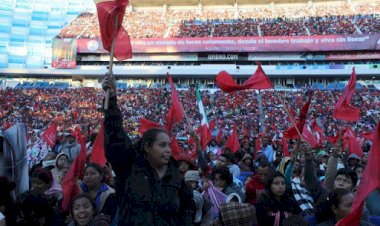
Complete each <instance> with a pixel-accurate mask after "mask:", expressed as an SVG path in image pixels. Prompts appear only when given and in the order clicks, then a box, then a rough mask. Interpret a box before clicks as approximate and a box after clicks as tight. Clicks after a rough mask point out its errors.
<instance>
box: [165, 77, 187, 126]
mask: <svg viewBox="0 0 380 226" xmlns="http://www.w3.org/2000/svg"><path fill="white" fill-rule="evenodd" d="M166 78H167V79H168V81H169V84H170V88H171V91H172V95H171V96H172V105H171V107H170V108H171V109H172V117H173V120H174V121H176V122H181V121H182V119H183V117H184V116H185V112H184V111H183V107H182V104H181V101H180V100H179V95H178V92H177V90H176V89H175V86H174V83H173V80H172V77H171V76H170V75H169V73H168V74H167V75H166Z"/></svg>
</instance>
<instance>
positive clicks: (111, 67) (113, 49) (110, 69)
mask: <svg viewBox="0 0 380 226" xmlns="http://www.w3.org/2000/svg"><path fill="white" fill-rule="evenodd" d="M118 22H119V17H118V15H117V14H116V16H115V29H116V30H117V27H118ZM116 36H117V34H116V32H115V33H114V37H113V38H112V45H111V52H110V63H109V65H108V75H107V74H106V76H113V70H112V69H113V58H114V55H115V42H116ZM109 98H110V90H109V89H107V90H106V97H105V99H104V110H108V104H109Z"/></svg>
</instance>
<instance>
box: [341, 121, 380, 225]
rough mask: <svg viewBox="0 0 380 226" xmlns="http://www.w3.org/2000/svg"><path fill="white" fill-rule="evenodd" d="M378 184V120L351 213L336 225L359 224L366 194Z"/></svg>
mask: <svg viewBox="0 0 380 226" xmlns="http://www.w3.org/2000/svg"><path fill="white" fill-rule="evenodd" d="M379 186H380V122H379V123H378V124H377V128H376V130H375V131H374V136H373V143H372V147H371V151H370V152H369V156H368V164H367V166H366V167H365V169H364V172H363V175H362V177H361V178H360V184H359V186H358V188H357V191H356V194H355V198H354V203H353V205H352V209H351V213H350V214H349V215H348V216H346V217H345V218H343V219H342V220H340V221H339V222H338V223H337V224H336V226H356V225H359V224H360V220H361V216H362V211H363V206H364V202H365V199H366V198H367V196H368V195H369V194H370V193H371V192H372V191H374V190H375V189H376V188H378V187H379Z"/></svg>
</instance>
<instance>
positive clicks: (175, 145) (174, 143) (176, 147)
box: [170, 136, 183, 160]
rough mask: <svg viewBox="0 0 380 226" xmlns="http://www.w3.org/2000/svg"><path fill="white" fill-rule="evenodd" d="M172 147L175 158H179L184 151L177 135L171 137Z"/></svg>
mask: <svg viewBox="0 0 380 226" xmlns="http://www.w3.org/2000/svg"><path fill="white" fill-rule="evenodd" d="M170 149H171V151H172V155H173V158H174V159H176V160H178V157H179V156H181V155H182V153H183V151H182V149H181V147H180V146H179V144H178V141H177V139H176V138H175V136H173V137H172V138H171V142H170Z"/></svg>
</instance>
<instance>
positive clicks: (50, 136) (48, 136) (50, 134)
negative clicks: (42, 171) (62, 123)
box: [42, 123, 57, 148]
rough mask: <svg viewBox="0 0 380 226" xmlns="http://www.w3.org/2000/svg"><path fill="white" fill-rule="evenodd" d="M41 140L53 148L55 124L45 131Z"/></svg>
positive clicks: (55, 131)
mask: <svg viewBox="0 0 380 226" xmlns="http://www.w3.org/2000/svg"><path fill="white" fill-rule="evenodd" d="M42 139H44V141H45V142H46V143H47V144H48V145H49V146H50V147H51V148H53V147H54V145H55V142H56V140H57V125H56V124H55V123H51V124H50V126H49V127H48V128H47V129H46V130H45V132H44V133H43V134H42Z"/></svg>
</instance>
